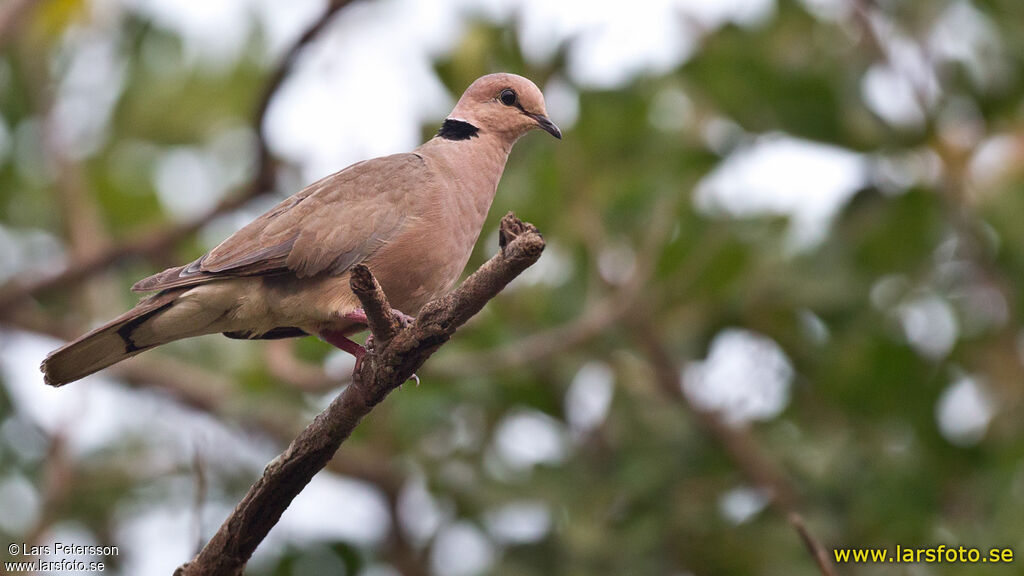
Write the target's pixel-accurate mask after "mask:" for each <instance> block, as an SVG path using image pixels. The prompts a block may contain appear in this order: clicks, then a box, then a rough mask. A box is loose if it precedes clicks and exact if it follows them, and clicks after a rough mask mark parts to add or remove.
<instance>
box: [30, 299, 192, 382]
mask: <svg viewBox="0 0 1024 576" xmlns="http://www.w3.org/2000/svg"><path fill="white" fill-rule="evenodd" d="M180 293H181V292H180V291H176V290H171V291H167V292H161V293H159V294H157V295H155V296H152V297H150V298H147V299H145V300H143V301H141V302H139V304H138V305H136V306H135V307H134V308H132V309H131V310H129V311H128V312H125V313H124V314H122V315H121V316H118V317H117V318H115V319H113V320H111V321H110V322H108V323H107V324H104V325H103V326H100V327H99V328H96V329H95V330H93V331H91V332H89V333H88V334H85V335H84V336H82V337H80V338H78V339H77V340H75V341H73V342H69V343H68V344H65V345H64V346H62V347H60V348H58V349H57V350H54V351H53V352H51V353H50V354H49V355H48V356H47V357H46V359H45V360H43V363H42V365H40V369H41V370H42V371H43V378H44V380H45V381H46V383H47V384H48V385H50V386H63V385H65V384H67V383H69V382H74V381H75V380H78V379H79V378H84V377H86V376H88V375H89V374H92V373H93V372H97V371H99V370H102V369H104V368H106V367H107V366H110V365H112V364H116V363H117V362H120V361H121V360H125V359H127V358H131V357H132V356H135V355H136V354H138V353H140V352H143V351H145V350H148V349H150V348H153V347H154V346H158V345H160V344H164V343H165V342H153V341H146V342H144V343H139V342H137V341H136V340H135V339H134V338H133V335H134V334H135V331H136V330H137V329H138V328H139V327H140V326H142V325H144V324H145V323H146V321H148V320H150V319H151V318H153V317H154V316H156V315H157V314H160V313H161V312H163V311H164V310H166V309H168V308H170V307H171V306H173V305H174V301H175V300H176V299H177V297H178V295H179V294H180ZM179 337H181V336H177V337H173V338H169V339H168V340H167V342H169V341H171V340H175V339H177V338H179Z"/></svg>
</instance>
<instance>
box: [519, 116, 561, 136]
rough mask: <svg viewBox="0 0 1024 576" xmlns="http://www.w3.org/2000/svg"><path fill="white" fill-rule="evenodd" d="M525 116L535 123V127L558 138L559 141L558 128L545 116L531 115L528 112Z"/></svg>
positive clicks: (559, 133) (559, 132) (559, 131)
mask: <svg viewBox="0 0 1024 576" xmlns="http://www.w3.org/2000/svg"><path fill="white" fill-rule="evenodd" d="M526 115H527V116H529V117H530V118H533V119H534V121H535V122H537V126H539V127H540V129H541V130H543V131H545V132H547V133H548V134H551V135H552V136H554V137H555V138H558V139H559V140H561V139H562V131H561V130H559V129H558V126H555V123H554V122H552V121H551V120H548V117H547V116H544V115H543V114H532V113H530V112H527V113H526Z"/></svg>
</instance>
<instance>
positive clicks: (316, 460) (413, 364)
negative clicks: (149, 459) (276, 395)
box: [175, 213, 544, 576]
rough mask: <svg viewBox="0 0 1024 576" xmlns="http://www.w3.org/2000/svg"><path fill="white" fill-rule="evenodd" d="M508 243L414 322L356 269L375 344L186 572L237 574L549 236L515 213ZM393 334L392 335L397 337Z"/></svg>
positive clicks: (505, 236)
mask: <svg viewBox="0 0 1024 576" xmlns="http://www.w3.org/2000/svg"><path fill="white" fill-rule="evenodd" d="M501 234H502V236H501V237H502V249H501V252H499V253H498V254H497V255H495V256H494V257H492V258H491V259H490V260H488V261H487V262H486V263H485V264H484V265H483V266H481V267H480V269H479V270H477V271H476V272H474V273H473V274H472V275H471V276H470V277H469V278H467V279H466V281H465V282H463V283H462V285H461V286H459V288H457V289H456V290H455V291H454V292H452V293H451V294H448V295H446V296H443V297H441V298H438V299H436V300H434V301H432V302H429V303H428V304H427V305H426V306H424V307H423V309H422V310H421V311H420V314H419V317H418V318H417V319H416V321H415V322H414V323H412V324H409V325H405V326H398V327H397V328H396V329H395V330H394V333H393V334H392V333H391V331H392V328H395V324H397V321H396V320H395V318H394V316H393V314H392V312H391V307H390V306H389V305H388V304H387V299H386V297H385V295H384V293H383V291H382V290H381V289H380V286H379V285H378V284H377V283H376V281H375V280H374V279H373V277H372V275H371V274H370V273H369V270H368V269H365V268H362V269H361V270H359V271H355V272H354V273H353V276H352V281H351V284H352V289H353V291H354V292H355V293H356V295H357V296H358V297H359V299H360V301H361V302H362V304H363V307H364V310H365V311H366V313H367V319H368V320H369V324H370V326H371V332H373V336H374V340H375V346H374V347H373V349H372V350H370V351H369V352H368V353H367V355H366V357H365V359H364V360H363V362H362V363H361V364H360V369H359V372H358V373H356V374H354V375H353V382H352V384H351V385H349V386H347V387H346V388H345V389H344V390H343V391H342V392H341V394H339V395H338V397H337V398H335V399H334V401H333V402H331V405H330V406H328V407H327V409H326V410H324V411H323V412H321V413H320V414H319V415H318V416H317V417H316V419H314V420H313V422H312V423H311V424H310V425H309V426H308V427H306V429H305V430H303V431H302V433H300V434H299V435H298V437H296V438H295V440H293V441H292V443H291V445H289V446H288V448H287V449H286V450H285V451H284V453H283V454H281V455H280V456H278V457H277V458H276V459H275V460H274V461H273V462H271V463H270V464H268V465H267V467H266V469H265V470H264V471H263V476H262V477H261V478H260V479H259V480H257V481H256V483H255V484H253V485H252V487H251V488H250V489H249V492H248V494H246V495H245V497H244V498H243V499H242V501H241V502H240V503H239V504H238V506H236V507H235V510H234V511H233V512H232V513H231V515H230V516H229V517H228V518H227V520H225V521H224V523H223V524H222V525H221V527H220V529H219V530H218V531H217V533H216V534H215V535H214V536H213V538H212V539H211V540H210V541H209V543H207V545H206V546H205V547H204V548H203V550H202V551H201V552H200V553H199V554H198V555H197V556H196V558H195V559H194V560H193V561H192V562H189V563H187V564H185V565H183V566H181V567H180V568H179V569H178V570H177V571H176V572H175V574H176V575H180V576H195V575H237V574H241V573H242V570H243V569H244V567H245V564H246V562H247V561H248V560H249V558H250V556H252V553H253V552H254V551H255V550H256V547H257V546H258V545H259V543H260V542H262V541H263V539H264V538H265V537H266V535H267V534H268V533H269V532H270V529H271V528H273V527H274V525H275V524H277V522H278V520H279V519H280V518H281V515H282V514H283V513H284V511H285V509H287V508H288V506H289V504H291V502H292V500H293V499H294V498H295V497H296V496H297V495H298V494H299V492H301V491H302V489H303V488H304V487H305V486H306V484H308V483H309V481H310V480H311V479H312V478H313V476H314V475H315V474H316V473H317V472H318V471H320V470H321V469H322V468H323V467H324V466H326V465H327V463H328V461H329V460H330V459H331V457H333V456H334V453H335V452H336V451H337V450H338V447H339V446H341V444H342V442H344V441H345V439H347V438H348V437H349V435H350V434H351V433H352V430H353V429H354V428H355V427H356V425H357V424H358V423H359V421H360V419H362V417H363V416H365V415H366V414H367V413H369V412H370V410H372V409H373V407H374V406H376V405H377V404H379V403H380V402H381V401H382V400H383V399H384V397H385V396H387V395H388V393H390V392H391V391H392V390H394V389H395V388H397V387H398V386H399V385H400V384H402V383H403V382H405V381H406V380H408V379H409V377H411V376H412V375H413V373H414V372H415V371H416V370H417V369H418V368H419V367H420V366H422V365H423V362H424V361H426V359H427V358H428V357H430V355H431V354H433V353H434V351H436V350H437V349H438V348H439V347H440V346H441V345H442V344H444V343H445V342H447V341H448V339H449V338H451V336H452V334H454V333H455V330H456V329H457V328H458V327H459V326H461V325H462V324H463V323H465V322H466V321H467V320H469V318H471V317H472V316H473V315H474V314H476V313H477V312H479V311H480V309H481V308H483V306H484V304H486V303H487V301H488V300H490V299H491V298H493V297H494V296H496V295H497V294H498V292H500V291H501V290H502V289H503V288H504V287H505V286H506V285H507V284H508V283H509V282H511V281H512V280H513V279H514V278H515V277H516V276H518V275H519V274H520V273H522V271H523V270H525V269H526V268H527V267H529V266H530V265H531V264H533V263H534V262H536V261H537V259H538V258H540V255H541V252H542V251H543V250H544V239H543V238H542V237H541V235H540V233H538V232H537V229H536V228H534V227H533V226H532V225H530V224H525V223H523V222H521V221H519V220H518V219H516V218H515V217H514V216H513V215H512V214H511V213H509V214H508V215H506V216H505V218H504V219H502V221H501ZM388 336H391V337H390V338H389V337H388Z"/></svg>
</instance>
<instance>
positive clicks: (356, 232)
mask: <svg viewBox="0 0 1024 576" xmlns="http://www.w3.org/2000/svg"><path fill="white" fill-rule="evenodd" d="M431 184H432V183H431V173H430V170H429V169H428V168H427V167H426V165H425V163H424V161H423V159H422V158H421V157H419V156H417V155H416V154H396V155H394V156H385V157H383V158H376V159H373V160H367V161H365V162H360V163H358V164H353V165H352V166H349V167H348V168H346V169H344V170H342V171H341V172H337V173H335V174H332V175H330V176H327V177H326V178H323V179H322V180H319V181H317V182H315V183H313V184H311V185H309V186H308V187H306V188H305V189H303V190H302V191H300V192H299V193H297V194H295V195H293V196H291V197H289V198H286V199H285V200H284V201H282V202H281V203H280V204H278V205H277V206H274V207H273V208H272V209H270V210H269V211H267V212H266V213H265V214H263V215H262V216H260V217H259V218H257V219H256V220H254V221H253V222H251V223H250V224H248V225H247V226H245V227H244V228H242V229H241V230H239V231H238V232H236V233H235V234H233V235H232V236H231V237H229V238H228V239H227V240H225V241H224V242H222V243H221V244H220V245H218V246H217V247H216V248H214V249H213V250H211V251H210V252H209V253H207V254H206V255H204V256H203V257H201V258H199V259H198V260H196V261H194V262H192V263H191V264H188V265H187V266H179V267H176V268H170V269H167V270H164V271H163V272H161V273H159V274H155V275H153V276H150V277H149V278H145V279H143V280H140V281H139V282H138V283H136V284H135V286H133V287H132V290H134V291H136V292H150V291H154V290H166V289H168V288H176V287H181V286H192V285H197V284H203V283H205V282H210V281H213V280H218V279H223V278H230V277H237V276H259V275H277V274H293V275H295V276H296V277H299V278H308V277H312V276H316V275H318V274H325V273H326V274H335V275H336V274H341V273H343V272H344V271H346V270H348V269H349V268H350V267H351V266H352V265H354V264H357V263H359V262H362V261H363V260H365V259H366V258H368V257H369V256H370V255H372V254H373V253H374V252H375V251H376V250H377V249H378V248H380V247H381V246H383V245H384V244H386V243H387V242H388V241H390V240H391V238H393V237H394V236H395V235H396V234H397V233H398V232H399V231H400V230H401V229H402V227H403V225H404V224H405V221H406V219H407V217H408V210H407V207H408V204H409V202H408V198H407V194H410V193H413V192H415V191H416V190H417V189H424V187H429V186H431Z"/></svg>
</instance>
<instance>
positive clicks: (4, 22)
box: [0, 0, 39, 47]
mask: <svg viewBox="0 0 1024 576" xmlns="http://www.w3.org/2000/svg"><path fill="white" fill-rule="evenodd" d="M38 3H39V0H8V1H7V2H5V3H4V4H2V5H0V47H2V46H3V45H4V44H6V43H7V42H8V41H9V40H10V39H11V38H13V37H14V36H15V35H16V33H17V28H18V26H19V25H20V24H21V22H22V20H24V18H25V17H26V16H28V14H29V12H31V9H32V8H33V7H34V6H35V5H36V4H38Z"/></svg>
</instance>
